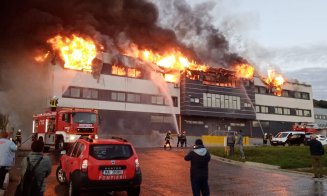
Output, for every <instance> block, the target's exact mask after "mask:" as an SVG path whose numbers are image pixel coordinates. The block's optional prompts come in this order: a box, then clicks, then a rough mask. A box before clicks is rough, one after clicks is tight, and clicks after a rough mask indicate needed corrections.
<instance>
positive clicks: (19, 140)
mask: <svg viewBox="0 0 327 196" xmlns="http://www.w3.org/2000/svg"><path fill="white" fill-rule="evenodd" d="M15 142H16V145H17V146H20V145H21V144H22V130H20V129H18V131H17V133H16V138H15Z"/></svg>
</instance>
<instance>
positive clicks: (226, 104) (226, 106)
mask: <svg viewBox="0 0 327 196" xmlns="http://www.w3.org/2000/svg"><path fill="white" fill-rule="evenodd" d="M224 97H225V108H229V107H228V100H229V96H228V95H225V96H224Z"/></svg>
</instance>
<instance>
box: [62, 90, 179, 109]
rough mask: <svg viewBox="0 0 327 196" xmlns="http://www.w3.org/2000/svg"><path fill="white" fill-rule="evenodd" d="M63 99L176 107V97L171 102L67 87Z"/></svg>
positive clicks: (161, 98) (126, 93) (136, 94)
mask: <svg viewBox="0 0 327 196" xmlns="http://www.w3.org/2000/svg"><path fill="white" fill-rule="evenodd" d="M63 97H69V98H81V99H92V100H102V101H117V102H129V103H140V104H154V105H173V106H174V107H178V97H172V98H171V100H169V99H167V98H165V97H163V96H161V95H148V94H139V93H128V92H118V91H110V90H101V89H91V88H82V87H68V88H67V89H66V91H65V92H64V94H63Z"/></svg>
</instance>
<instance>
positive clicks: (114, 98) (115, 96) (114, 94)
mask: <svg viewBox="0 0 327 196" xmlns="http://www.w3.org/2000/svg"><path fill="white" fill-rule="evenodd" d="M111 100H117V93H116V92H111Z"/></svg>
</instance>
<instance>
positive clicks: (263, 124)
mask: <svg viewBox="0 0 327 196" xmlns="http://www.w3.org/2000/svg"><path fill="white" fill-rule="evenodd" d="M252 126H253V127H269V122H266V121H253V122H252Z"/></svg>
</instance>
